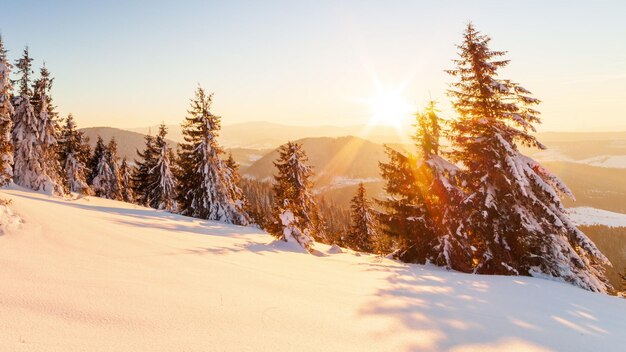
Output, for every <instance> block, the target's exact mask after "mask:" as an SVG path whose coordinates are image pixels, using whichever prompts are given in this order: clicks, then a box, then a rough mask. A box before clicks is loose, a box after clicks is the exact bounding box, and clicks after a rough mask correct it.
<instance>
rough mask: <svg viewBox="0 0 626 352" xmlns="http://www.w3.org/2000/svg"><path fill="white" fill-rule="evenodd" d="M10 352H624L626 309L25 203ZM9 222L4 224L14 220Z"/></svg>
mask: <svg viewBox="0 0 626 352" xmlns="http://www.w3.org/2000/svg"><path fill="white" fill-rule="evenodd" d="M0 197H2V198H10V199H12V204H11V209H12V210H13V212H14V213H15V214H16V215H18V216H19V217H20V218H21V222H19V223H17V222H15V221H14V220H15V219H13V218H12V216H11V214H9V213H2V214H3V217H4V219H7V218H9V219H11V221H12V224H13V225H11V226H9V227H6V231H4V234H3V235H1V236H0V346H1V347H0V350H2V351H435V350H449V351H552V350H554V351H623V350H624V346H626V334H625V333H624V332H625V331H626V300H624V299H620V298H616V297H610V296H606V295H602V294H595V293H590V292H587V291H584V290H582V289H579V288H576V287H572V286H570V285H567V284H563V283H558V282H551V281H546V280H541V279H534V278H527V277H498V276H491V277H487V276H475V275H467V274H461V273H456V272H448V271H445V270H442V269H439V268H433V267H424V266H418V265H405V264H401V263H397V262H394V261H391V260H386V259H384V260H383V259H380V258H378V257H375V256H371V255H360V256H358V255H355V254H354V253H351V252H348V253H346V252H343V253H336V254H330V253H335V252H338V251H337V250H336V248H335V249H332V250H331V249H330V248H328V247H326V246H318V249H319V250H321V251H322V252H323V253H325V255H324V256H321V257H318V256H313V255H309V254H306V253H303V252H302V251H301V250H299V249H298V248H297V247H294V246H291V245H288V244H285V243H278V244H277V243H274V242H273V241H272V238H271V237H270V236H269V235H267V234H265V233H263V232H262V231H259V230H255V229H253V228H244V227H236V226H227V225H224V224H220V223H215V222H209V221H200V220H196V219H190V218H185V217H181V216H177V215H172V214H168V213H164V212H159V211H155V210H151V209H146V208H141V207H136V206H133V205H130V204H125V203H120V202H115V201H109V200H104V199H98V198H87V199H81V200H71V201H70V200H62V199H58V198H51V197H48V196H44V195H41V194H37V193H33V192H28V191H24V190H19V189H11V190H3V191H0ZM5 215H6V216H5Z"/></svg>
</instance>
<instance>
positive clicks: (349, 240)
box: [344, 182, 379, 253]
mask: <svg viewBox="0 0 626 352" xmlns="http://www.w3.org/2000/svg"><path fill="white" fill-rule="evenodd" d="M350 209H351V210H352V211H351V217H352V224H351V226H350V230H349V231H348V233H347V236H346V238H345V239H344V245H346V246H347V247H348V248H351V249H354V250H356V251H362V252H370V253H371V252H374V251H375V249H376V241H377V240H378V237H379V236H378V232H377V224H376V221H375V213H374V209H373V208H372V205H371V204H370V201H369V200H368V199H367V194H366V192H365V186H364V185H363V183H362V182H361V183H359V188H358V189H357V191H356V194H355V195H354V197H352V200H351V204H350Z"/></svg>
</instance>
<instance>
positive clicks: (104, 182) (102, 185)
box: [93, 138, 123, 200]
mask: <svg viewBox="0 0 626 352" xmlns="http://www.w3.org/2000/svg"><path fill="white" fill-rule="evenodd" d="M93 189H94V192H95V193H96V196H98V197H102V198H107V199H114V200H123V195H122V177H121V175H120V167H119V157H118V156H117V142H116V141H115V138H111V141H109V144H108V145H107V146H106V148H105V149H104V153H103V154H102V156H101V157H100V160H99V161H98V173H97V174H96V176H95V177H94V179H93Z"/></svg>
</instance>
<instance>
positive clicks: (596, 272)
mask: <svg viewBox="0 0 626 352" xmlns="http://www.w3.org/2000/svg"><path fill="white" fill-rule="evenodd" d="M490 40H491V39H490V38H489V37H488V36H486V35H483V34H481V33H480V32H478V31H477V30H476V29H475V28H474V26H473V25H472V24H469V25H468V26H467V28H466V31H465V33H464V35H463V41H462V42H461V44H460V45H458V49H459V57H458V58H457V59H455V60H454V63H455V66H456V67H455V68H453V69H451V70H449V71H447V72H448V74H450V76H451V77H453V79H454V80H455V81H454V82H453V83H452V84H451V86H450V89H449V90H448V95H449V96H450V97H451V99H452V104H453V106H454V108H455V110H456V112H457V114H458V118H456V119H453V120H451V121H450V127H449V129H447V130H446V134H447V137H448V139H449V140H450V141H451V142H452V148H451V149H450V151H448V152H446V153H445V157H446V158H447V159H445V158H444V156H442V155H438V149H439V148H438V142H437V141H438V139H439V134H440V127H439V126H438V125H437V122H436V121H437V117H436V115H435V113H434V109H433V108H432V104H431V107H430V108H429V109H428V110H427V111H426V112H425V113H424V114H422V115H418V121H417V135H416V142H417V143H416V144H417V146H418V149H419V152H420V155H419V156H414V155H403V154H401V153H399V152H396V151H393V150H388V152H389V154H390V160H391V161H390V162H389V163H388V164H382V165H381V170H382V174H383V177H384V178H385V180H386V189H387V192H388V193H389V194H390V195H391V197H390V198H389V199H388V200H386V201H383V206H384V207H385V208H386V209H387V212H386V214H385V215H383V219H386V220H387V221H385V228H386V231H387V232H388V233H389V234H390V235H393V236H396V237H397V238H398V242H397V243H398V252H397V256H398V257H399V258H400V259H403V260H407V261H411V262H426V261H428V262H433V263H436V264H439V265H443V266H446V267H449V268H453V269H457V270H461V271H467V272H475V273H481V274H500V275H535V276H551V277H558V278H562V279H563V280H566V281H568V282H571V283H573V284H575V285H577V286H580V287H583V288H585V289H588V290H591V291H599V292H606V291H607V290H609V289H610V287H611V286H610V284H609V283H608V282H607V280H606V277H605V273H604V265H607V264H609V262H608V260H607V258H606V257H605V256H604V255H603V254H602V253H601V252H600V251H599V250H598V249H597V247H596V246H595V245H594V243H593V242H592V241H591V240H589V238H588V237H587V236H586V235H585V234H584V233H583V232H581V231H580V230H579V229H578V228H577V227H576V226H575V225H574V224H573V223H572V221H571V220H570V218H569V216H568V215H567V211H566V210H565V208H564V206H563V204H562V202H561V198H560V196H561V195H565V196H569V197H573V195H572V193H571V192H570V190H569V189H568V188H567V186H565V184H563V183H562V182H561V181H560V180H559V179H558V178H557V177H556V176H555V175H553V174H551V173H550V172H549V171H548V170H546V169H545V168H543V167H542V166H541V165H540V164H539V163H537V162H536V161H535V160H533V159H531V158H530V157H528V156H525V155H523V154H522V153H521V152H520V151H519V149H518V146H519V145H525V146H529V147H536V148H540V149H543V148H545V147H544V146H543V145H542V144H541V143H540V142H539V141H538V140H537V139H536V138H535V137H534V136H533V134H532V132H534V131H535V127H534V125H535V124H537V123H539V122H540V118H539V112H538V111H537V110H535V106H536V105H537V104H538V103H539V100H538V99H536V98H533V97H532V96H531V93H530V92H529V91H528V90H526V89H525V88H523V87H522V86H521V85H519V84H518V83H515V82H513V81H511V80H509V79H504V78H501V77H500V76H499V72H500V69H501V68H503V67H505V66H506V65H508V64H509V61H508V60H505V59H502V56H503V55H504V54H505V52H503V51H494V50H492V49H490V47H489V44H490ZM447 160H450V161H451V162H448V161H447ZM455 165H460V166H461V167H460V168H457V166H455Z"/></svg>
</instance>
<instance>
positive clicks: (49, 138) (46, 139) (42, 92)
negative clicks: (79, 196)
mask: <svg viewBox="0 0 626 352" xmlns="http://www.w3.org/2000/svg"><path fill="white" fill-rule="evenodd" d="M32 61H33V59H32V58H31V57H30V55H29V53H28V48H26V49H24V54H23V56H22V57H21V58H20V59H19V60H18V61H17V63H16V64H15V67H17V71H18V74H19V75H20V78H19V80H18V82H19V92H18V95H17V96H16V97H15V98H14V100H13V106H14V107H15V110H14V113H13V131H12V133H11V138H12V140H13V162H14V164H13V180H14V182H15V183H16V184H18V185H20V186H22V187H26V188H30V189H33V190H36V191H44V192H47V193H51V194H54V193H60V192H61V190H62V185H61V183H60V182H59V177H58V171H59V170H58V168H57V169H53V168H51V166H56V165H51V163H52V162H53V161H55V162H56V161H57V158H56V155H51V150H54V148H53V146H54V144H55V143H56V141H55V139H54V137H55V136H54V134H51V133H50V130H49V128H48V127H49V125H48V124H47V122H48V106H47V103H48V101H49V100H48V99H47V96H48V94H47V89H48V86H47V82H46V81H45V79H44V80H42V79H40V80H38V81H37V84H36V88H37V89H36V90H37V91H36V92H33V90H32V89H31V81H30V76H31V74H32V68H31V67H32ZM35 96H36V98H35ZM31 100H36V101H38V102H40V103H38V104H39V106H38V109H37V110H35V108H34V106H33V104H32V103H31ZM50 159H52V160H50Z"/></svg>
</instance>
